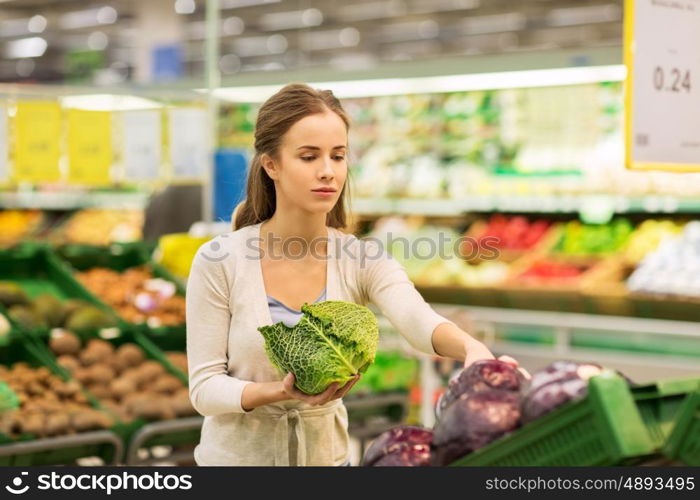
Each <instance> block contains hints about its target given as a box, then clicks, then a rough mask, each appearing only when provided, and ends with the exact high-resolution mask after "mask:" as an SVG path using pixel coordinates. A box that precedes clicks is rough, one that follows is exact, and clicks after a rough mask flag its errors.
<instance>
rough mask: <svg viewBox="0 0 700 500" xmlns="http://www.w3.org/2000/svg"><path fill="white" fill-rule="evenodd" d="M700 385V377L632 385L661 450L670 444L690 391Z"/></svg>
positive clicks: (642, 413)
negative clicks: (666, 444) (670, 438)
mask: <svg viewBox="0 0 700 500" xmlns="http://www.w3.org/2000/svg"><path fill="white" fill-rule="evenodd" d="M698 388H700V378H698V377H688V378H679V379H669V380H660V381H658V382H655V383H653V384H646V385H642V386H636V387H633V388H632V395H633V396H634V400H635V402H636V403H637V409H638V410H639V413H640V415H641V416H642V420H643V421H644V424H645V425H646V427H647V430H648V431H649V436H650V437H651V439H652V441H653V442H654V446H655V447H656V448H658V449H661V447H662V446H663V445H664V444H665V443H666V440H667V439H668V437H669V435H670V434H671V431H672V429H673V427H674V425H675V423H676V419H677V417H678V416H679V414H680V408H681V406H682V405H683V402H684V401H685V400H686V398H687V396H688V394H690V393H691V392H693V391H695V390H697V389H698Z"/></svg>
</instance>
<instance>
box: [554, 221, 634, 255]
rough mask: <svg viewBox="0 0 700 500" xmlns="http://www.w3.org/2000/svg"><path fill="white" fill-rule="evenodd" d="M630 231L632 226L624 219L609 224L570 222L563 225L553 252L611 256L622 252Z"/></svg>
mask: <svg viewBox="0 0 700 500" xmlns="http://www.w3.org/2000/svg"><path fill="white" fill-rule="evenodd" d="M632 231H633V226H632V224H631V223H630V221H629V220H627V219H624V218H619V219H615V220H613V221H612V222H611V223H610V224H582V223H580V222H579V221H571V222H568V223H566V224H565V225H564V228H563V232H562V235H561V239H560V240H559V242H558V243H557V245H556V247H555V249H554V251H555V252H558V253H561V254H563V255H569V256H579V255H583V256H589V255H604V254H613V253H616V252H619V251H621V250H622V248H623V247H624V245H625V244H626V243H627V240H628V239H629V237H630V236H631V234H632Z"/></svg>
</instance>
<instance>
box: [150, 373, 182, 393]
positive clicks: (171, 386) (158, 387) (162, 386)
mask: <svg viewBox="0 0 700 500" xmlns="http://www.w3.org/2000/svg"><path fill="white" fill-rule="evenodd" d="M181 387H182V382H181V381H180V379H178V378H177V377H176V376H174V375H171V374H169V373H164V374H163V375H159V376H158V378H157V379H156V380H155V382H154V383H153V387H152V389H153V390H154V391H155V392H159V393H161V394H171V393H173V392H175V391H177V390H178V389H180V388H181Z"/></svg>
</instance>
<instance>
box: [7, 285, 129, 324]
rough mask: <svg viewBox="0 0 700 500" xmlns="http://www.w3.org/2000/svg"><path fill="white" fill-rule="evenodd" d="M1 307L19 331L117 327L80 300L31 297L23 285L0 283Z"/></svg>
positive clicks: (106, 314) (49, 295)
mask: <svg viewBox="0 0 700 500" xmlns="http://www.w3.org/2000/svg"><path fill="white" fill-rule="evenodd" d="M0 304H2V305H3V306H4V307H5V308H6V309H7V315H8V317H9V319H10V321H12V322H14V323H15V324H16V325H17V326H18V327H19V328H21V329H25V330H32V329H35V328H58V327H61V328H68V329H71V330H85V329H99V328H109V327H113V326H116V319H115V318H114V317H113V316H112V315H111V314H109V313H107V312H105V311H103V310H102V309H100V308H98V307H95V306H94V305H92V304H89V303H87V302H86V301H84V300H81V299H68V300H65V301H64V300H61V299H59V298H58V297H56V296H54V295H51V294H49V293H42V294H40V295H38V296H36V297H34V298H30V297H29V295H28V294H27V293H26V292H25V291H24V289H23V288H22V286H20V285H19V284H17V283H15V282H13V281H0Z"/></svg>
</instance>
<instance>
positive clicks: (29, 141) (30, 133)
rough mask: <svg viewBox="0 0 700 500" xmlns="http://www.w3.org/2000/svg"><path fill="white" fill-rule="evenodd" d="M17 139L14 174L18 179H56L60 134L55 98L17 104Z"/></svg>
mask: <svg viewBox="0 0 700 500" xmlns="http://www.w3.org/2000/svg"><path fill="white" fill-rule="evenodd" d="M15 123H16V131H17V141H16V155H15V164H14V171H13V176H14V178H15V180H16V181H18V182H56V181H57V180H59V178H60V176H61V173H60V170H59V168H58V158H59V155H60V149H59V142H60V137H61V108H60V106H59V105H58V103H56V102H48V101H27V102H20V103H18V104H17V115H16V116H15Z"/></svg>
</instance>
